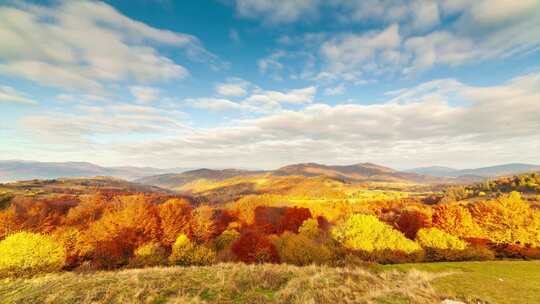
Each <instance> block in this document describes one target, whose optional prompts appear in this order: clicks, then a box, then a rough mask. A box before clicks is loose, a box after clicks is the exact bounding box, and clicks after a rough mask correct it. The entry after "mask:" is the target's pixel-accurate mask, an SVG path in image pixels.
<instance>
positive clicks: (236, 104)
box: [185, 78, 317, 113]
mask: <svg viewBox="0 0 540 304" xmlns="http://www.w3.org/2000/svg"><path fill="white" fill-rule="evenodd" d="M230 81H236V83H237V84H238V83H243V84H245V86H252V87H254V89H253V91H252V92H251V94H250V95H249V96H247V97H245V98H243V99H241V100H238V101H232V100H229V99H224V98H214V97H205V98H188V99H186V100H185V101H186V102H187V103H188V104H189V105H191V106H193V107H195V108H200V109H207V110H211V111H227V110H242V111H246V112H253V113H269V112H276V111H279V110H281V109H282V108H283V106H285V105H304V104H309V103H312V102H313V99H314V97H315V94H316V93H317V88H316V87H313V86H311V87H306V88H302V89H294V90H289V91H284V92H280V91H274V90H262V89H260V88H258V87H255V86H254V85H252V84H250V83H248V82H245V81H242V80H241V79H238V78H231V79H230ZM219 88H221V89H223V88H222V87H221V86H218V92H219ZM227 89H229V88H227ZM230 91H232V90H226V92H228V93H231V92H230ZM222 93H224V92H222ZM244 93H247V92H244ZM221 95H226V94H221ZM229 95H230V94H229ZM230 96H232V95H230Z"/></svg>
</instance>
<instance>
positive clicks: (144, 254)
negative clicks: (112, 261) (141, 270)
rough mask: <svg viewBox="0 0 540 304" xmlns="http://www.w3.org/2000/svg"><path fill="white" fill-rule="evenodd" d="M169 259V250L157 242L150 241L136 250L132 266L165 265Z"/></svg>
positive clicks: (131, 262)
mask: <svg viewBox="0 0 540 304" xmlns="http://www.w3.org/2000/svg"><path fill="white" fill-rule="evenodd" d="M166 261H167V250H165V248H164V247H163V246H161V244H159V243H157V242H150V243H148V244H145V245H142V246H140V247H139V248H137V249H136V250H135V253H134V255H133V258H132V259H131V261H130V265H131V266H132V267H148V266H158V265H163V264H165V263H166Z"/></svg>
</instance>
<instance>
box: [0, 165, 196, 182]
mask: <svg viewBox="0 0 540 304" xmlns="http://www.w3.org/2000/svg"><path fill="white" fill-rule="evenodd" d="M186 170H188V169H183V168H173V169H159V168H152V167H135V166H121V167H103V166H99V165H96V164H92V163H88V162H37V161H25V160H5V161H0V182H11V181H18V180H30V179H55V178H66V177H94V176H111V177H117V178H122V179H127V180H134V179H138V178H141V177H144V176H150V175H156V174H163V173H171V172H175V173H180V172H183V171H186Z"/></svg>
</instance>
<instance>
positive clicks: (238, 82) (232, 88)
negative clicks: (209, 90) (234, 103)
mask: <svg viewBox="0 0 540 304" xmlns="http://www.w3.org/2000/svg"><path fill="white" fill-rule="evenodd" d="M249 86H250V83H249V82H247V81H245V80H243V79H240V78H229V79H228V80H227V82H225V83H218V84H217V85H216V86H215V89H216V92H217V93H218V94H219V95H222V96H236V97H239V96H245V95H246V94H247V93H248V92H247V89H248V87H249Z"/></svg>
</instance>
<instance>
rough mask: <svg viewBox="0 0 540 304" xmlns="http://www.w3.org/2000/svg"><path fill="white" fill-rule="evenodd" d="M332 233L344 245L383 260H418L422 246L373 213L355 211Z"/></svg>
mask: <svg viewBox="0 0 540 304" xmlns="http://www.w3.org/2000/svg"><path fill="white" fill-rule="evenodd" d="M332 236H333V237H334V239H335V240H336V241H338V242H339V243H341V244H342V245H343V246H344V247H345V248H347V249H350V250H353V251H356V252H357V253H358V254H360V256H362V257H363V258H365V259H367V260H369V261H377V262H382V263H399V262H409V261H418V260H420V259H421V258H422V255H423V252H422V249H421V247H420V246H419V245H418V244H417V243H415V242H414V241H411V240H409V239H407V238H406V237H405V236H404V235H403V234H402V233H401V232H399V231H397V230H395V229H393V228H392V227H391V226H389V225H386V224H384V223H383V222H381V221H379V220H378V219H377V218H376V217H375V216H372V215H363V214H355V215H352V216H350V217H349V218H348V219H347V220H346V221H344V222H342V223H341V224H339V225H337V226H336V227H334V229H332Z"/></svg>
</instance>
